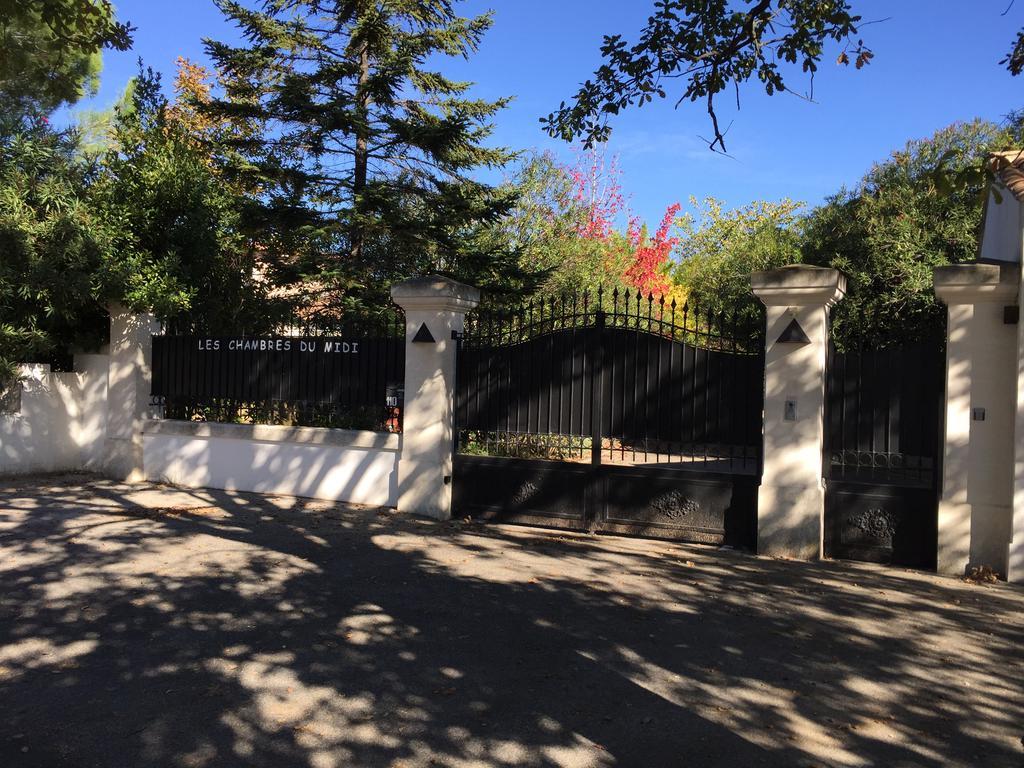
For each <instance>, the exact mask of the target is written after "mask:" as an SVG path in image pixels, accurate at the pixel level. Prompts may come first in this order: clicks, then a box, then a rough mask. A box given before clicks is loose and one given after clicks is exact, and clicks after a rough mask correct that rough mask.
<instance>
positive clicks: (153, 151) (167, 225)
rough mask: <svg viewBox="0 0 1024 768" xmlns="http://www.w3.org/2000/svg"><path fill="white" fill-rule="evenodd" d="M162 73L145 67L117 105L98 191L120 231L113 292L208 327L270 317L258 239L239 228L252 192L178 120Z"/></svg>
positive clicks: (239, 326) (233, 327) (108, 281)
mask: <svg viewBox="0 0 1024 768" xmlns="http://www.w3.org/2000/svg"><path fill="white" fill-rule="evenodd" d="M168 106H169V105H168V102H167V100H166V98H165V97H164V96H163V95H162V94H161V92H160V80H159V77H157V76H156V75H154V74H153V72H152V70H143V71H141V72H140V74H139V76H138V78H137V79H136V80H135V84H134V86H133V88H131V89H130V102H129V103H127V104H124V105H122V106H119V107H118V108H117V109H116V116H115V119H114V127H113V136H112V139H113V145H114V148H112V149H111V150H110V151H109V152H108V153H107V155H106V156H105V158H104V170H103V174H102V176H101V178H100V179H99V181H98V183H97V184H96V185H95V188H94V189H93V191H92V197H93V201H94V205H95V206H96V207H97V209H98V210H100V211H102V214H103V216H104V219H105V222H106V224H107V226H108V227H109V228H110V230H111V231H112V232H114V233H115V235H114V243H113V248H112V251H111V256H110V258H109V259H108V260H107V262H106V264H105V270H104V273H103V275H102V280H103V284H104V285H105V286H106V287H107V289H108V290H107V295H109V296H110V297H111V298H116V300H118V301H121V302H123V303H125V304H126V305H128V306H129V307H132V308H135V309H138V310H147V311H153V312H155V313H156V314H157V316H159V317H162V318H165V319H171V318H175V317H183V316H186V315H187V316H188V318H189V319H190V321H191V322H192V323H194V324H195V326H196V327H197V328H200V329H210V330H214V329H216V330H222V331H229V330H230V331H236V332H237V331H241V330H250V331H253V330H258V329H260V328H262V327H266V326H267V325H268V323H269V322H270V320H269V318H268V316H267V315H268V310H269V308H268V306H267V297H266V290H265V288H264V286H263V284H262V283H260V282H259V281H258V280H257V274H258V270H257V258H256V255H257V248H256V245H257V244H256V242H254V241H252V240H249V239H247V238H246V237H244V236H243V235H242V234H241V233H240V230H239V220H240V217H241V207H242V205H243V198H242V196H241V195H240V194H239V192H238V190H237V189H236V188H234V187H232V186H231V185H230V184H226V183H224V181H223V179H221V178H220V175H219V174H218V171H217V169H216V167H215V166H214V165H213V163H212V161H211V157H210V154H209V152H208V151H206V150H205V149H204V148H203V146H202V144H201V143H200V142H199V141H198V140H197V138H196V137H195V136H194V135H193V134H192V133H191V132H190V130H189V129H188V127H187V126H185V125H183V124H182V123H181V122H178V121H176V120H174V119H172V115H171V114H169V110H168Z"/></svg>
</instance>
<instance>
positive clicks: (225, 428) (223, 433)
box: [142, 419, 402, 451]
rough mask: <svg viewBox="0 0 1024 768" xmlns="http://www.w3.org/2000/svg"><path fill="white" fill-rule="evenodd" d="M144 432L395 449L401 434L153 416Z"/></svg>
mask: <svg viewBox="0 0 1024 768" xmlns="http://www.w3.org/2000/svg"><path fill="white" fill-rule="evenodd" d="M142 432H143V434H145V435H172V436H179V437H205V438H213V437H217V438H225V439H229V440H251V441H255V442H260V443H297V444H300V445H303V444H304V445H333V446H340V447H344V448H367V449H374V450H381V451H397V450H399V448H400V447H401V445H402V436H401V435H399V434H397V433H394V432H372V431H370V430H357V429H327V428H323V427H286V426H278V425H272V424H221V423H217V422H209V421H177V420H174V419H154V420H150V421H146V422H145V423H144V424H143V427H142Z"/></svg>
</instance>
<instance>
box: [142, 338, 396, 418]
mask: <svg viewBox="0 0 1024 768" xmlns="http://www.w3.org/2000/svg"><path fill="white" fill-rule="evenodd" d="M404 376H405V353H404V319H402V318H396V319H389V320H386V321H381V322H380V323H378V324H377V325H376V326H375V327H372V328H371V327H367V326H362V327H358V328H356V329H354V330H353V332H352V333H350V334H346V335H338V336H327V335H323V336H292V335H283V334H282V335H273V336H263V337H248V336H213V335H211V336H203V335H195V334H189V335H157V336H154V337H153V381H152V390H151V394H152V397H153V401H154V403H155V404H158V405H162V406H163V408H164V416H165V418H172V419H187V420H203V421H226V422H240V423H270V424H292V425H298V426H323V427H347V428H357V429H375V430H388V431H398V430H399V429H400V419H401V399H402V391H401V390H402V386H403V381H404Z"/></svg>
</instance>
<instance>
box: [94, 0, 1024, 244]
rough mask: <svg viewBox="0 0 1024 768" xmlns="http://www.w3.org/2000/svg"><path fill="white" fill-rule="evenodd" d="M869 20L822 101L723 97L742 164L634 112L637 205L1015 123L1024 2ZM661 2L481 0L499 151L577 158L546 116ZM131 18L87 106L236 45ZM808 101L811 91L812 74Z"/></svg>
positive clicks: (630, 181) (948, 1) (819, 192)
mask: <svg viewBox="0 0 1024 768" xmlns="http://www.w3.org/2000/svg"><path fill="white" fill-rule="evenodd" d="M854 2H855V7H856V8H857V9H858V11H859V12H860V13H861V15H862V16H864V18H865V20H881V19H885V20H884V21H881V22H880V23H877V24H871V25H869V26H865V27H864V28H863V29H862V37H863V38H864V40H865V42H866V43H867V44H868V45H869V46H870V47H871V48H872V49H873V50H874V52H875V59H874V61H873V62H872V63H871V65H870V66H868V67H866V68H865V69H863V70H861V71H859V72H858V71H855V70H853V69H852V68H844V67H839V66H837V65H834V64H833V63H832V62H833V61H834V60H835V56H836V55H837V53H838V50H836V51H831V52H830V54H831V55H828V56H826V61H825V62H824V63H823V65H822V67H821V70H820V71H819V73H818V75H817V77H816V80H815V83H814V97H815V101H814V103H808V102H806V101H803V100H801V99H798V98H796V97H794V96H791V95H781V96H775V97H768V96H766V95H765V94H764V92H763V91H760V90H758V88H757V86H756V85H753V84H751V85H749V86H747V87H745V88H743V89H742V90H741V99H742V101H741V109H740V111H739V112H738V113H736V112H735V109H734V108H731V107H730V101H731V99H730V98H723V99H722V100H721V106H722V117H723V124H728V123H729V121H730V120H732V121H733V124H732V127H731V129H730V131H729V133H728V136H727V142H728V148H729V151H730V154H731V155H732V157H722V156H720V155H716V154H712V153H711V152H710V151H708V149H707V148H706V144H705V143H704V142H703V141H702V140H701V139H700V138H699V137H700V136H706V135H708V133H709V130H710V126H709V125H708V122H707V117H706V114H705V112H704V110H703V109H702V108H701V107H700V106H699V105H691V104H686V105H683V106H682V107H680V109H678V110H674V109H673V108H672V106H671V103H667V102H662V103H657V102H656V103H655V104H653V105H648V106H645V107H644V108H643V109H640V110H635V111H632V112H630V113H628V114H625V115H622V116H620V118H619V119H618V120H617V121H616V122H615V123H613V127H614V131H613V133H612V138H611V141H610V143H609V146H608V151H609V152H610V153H612V154H616V155H618V156H619V159H620V164H621V167H622V170H623V186H624V188H625V191H626V193H627V194H628V195H629V198H630V207H631V208H632V209H633V210H634V211H635V212H636V213H638V214H640V215H641V216H642V217H644V218H645V219H646V220H647V221H648V222H650V223H652V224H653V223H655V222H656V221H657V220H658V219H659V218H660V216H661V214H662V212H663V211H664V209H665V207H666V206H667V205H668V204H670V203H673V202H676V201H679V202H682V203H684V204H685V203H686V201H687V199H688V198H689V197H690V196H691V195H693V196H696V197H698V198H701V197H705V196H709V195H710V196H714V197H717V198H719V199H722V200H724V201H725V202H726V203H727V204H728V205H729V206H739V205H743V204H745V203H748V202H750V201H752V200H758V199H768V200H775V199H779V198H782V197H790V198H793V199H796V200H801V201H805V202H807V203H810V204H815V203H818V202H820V201H821V200H823V199H824V198H825V197H826V196H827V195H829V194H831V193H833V192H835V191H836V190H838V189H839V188H840V187H841V186H842V185H844V184H853V183H855V182H856V181H857V180H858V179H859V178H860V177H861V176H862V175H863V173H864V172H865V171H866V170H868V169H869V168H870V166H871V164H872V163H873V162H874V161H877V160H881V159H883V158H885V157H886V156H887V155H888V154H889V153H890V152H891V151H892V150H894V149H896V148H898V147H901V146H902V145H903V144H904V143H906V141H907V140H909V139H912V138H922V137H925V136H928V135H930V134H931V133H933V132H934V131H935V130H937V129H938V128H940V127H942V126H945V125H947V124H949V123H951V122H954V121H957V120H969V119H971V118H974V117H983V118H987V119H990V120H996V121H998V120H1000V119H1001V118H1002V117H1003V116H1004V115H1005V114H1006V113H1007V112H1009V111H1010V110H1011V109H1014V108H1017V107H1024V99H1022V98H1021V95H1022V92H1024V77H1020V78H1013V77H1011V76H1010V75H1009V74H1008V73H1007V72H1006V71H1005V70H1004V69H1003V68H1001V67H1000V66H999V65H998V63H997V62H998V61H999V60H1000V59H1001V58H1002V57H1003V55H1004V54H1005V52H1006V51H1007V50H1008V48H1009V46H1010V42H1011V39H1012V38H1013V37H1014V34H1015V30H1017V29H1019V28H1020V27H1021V26H1024V3H1018V4H1016V5H1013V6H1011V7H1010V9H1009V11H1008V12H1007V14H1006V15H1005V16H1003V15H1002V14H1003V12H1004V11H1006V10H1007V6H1008V5H1010V3H1009V0H972V1H971V2H963V0H889V1H888V2H886V1H884V0H854ZM652 5H653V0H490V2H484V1H483V0H466V1H465V2H462V3H461V4H460V12H461V13H463V14H465V15H469V14H473V13H477V12H481V11H484V10H487V9H493V10H494V12H495V20H494V26H493V28H492V29H491V31H490V32H489V33H488V35H487V37H486V38H485V40H484V42H483V45H482V48H481V50H480V52H479V53H478V54H477V55H476V56H474V57H473V58H472V59H471V60H469V61H468V62H463V61H461V60H457V61H453V62H452V64H451V66H450V68H448V69H447V70H446V71H448V72H449V73H450V74H452V75H453V76H456V77H459V78H464V79H468V80H473V81H475V82H476V83H477V85H476V87H475V91H474V93H475V94H476V95H478V96H482V97H487V98H493V97H498V96H515V101H514V102H513V104H512V106H511V107H510V108H509V109H507V110H506V111H505V112H504V113H503V114H501V115H500V116H499V118H498V120H497V131H496V137H495V138H496V140H497V141H498V142H500V143H502V144H504V145H507V146H510V147H513V148H518V149H525V148H537V149H550V150H552V151H554V152H556V153H557V154H559V155H560V156H562V157H563V158H564V159H565V160H571V158H572V156H573V155H572V151H571V150H570V149H569V148H568V147H567V146H566V145H565V144H564V143H562V142H559V141H555V140H553V139H549V138H547V136H546V135H545V134H544V133H543V131H542V129H541V126H540V124H539V122H538V118H539V117H541V116H542V115H546V114H548V113H549V112H550V111H552V110H553V109H554V108H556V107H557V106H558V103H559V102H560V101H561V100H563V99H565V100H568V98H569V97H570V96H571V95H572V94H573V93H574V92H575V90H576V87H577V86H578V84H579V83H580V82H581V81H582V80H583V79H585V78H586V77H587V76H588V75H589V74H590V73H591V72H592V71H593V69H594V68H595V67H596V66H597V65H598V64H599V63H600V55H599V46H600V43H601V36H602V35H603V34H605V33H621V34H623V35H624V36H625V37H626V39H627V40H628V39H630V38H633V37H635V34H636V32H637V31H638V30H639V29H640V27H641V26H642V25H643V23H644V21H645V19H646V18H647V15H648V14H649V12H650V9H651V7H652ZM118 15H119V17H120V18H121V19H122V20H128V21H130V22H131V23H132V24H134V25H135V26H136V27H137V31H136V32H135V46H134V48H133V50H132V51H130V52H127V53H110V52H108V53H106V54H105V60H104V72H103V79H102V83H101V89H100V92H99V94H98V95H97V96H96V97H95V98H93V99H91V100H90V101H88V102H85V103H83V104H81V105H79V106H80V107H88V108H96V107H104V106H107V105H109V104H110V103H112V102H113V101H114V100H115V99H116V96H117V94H118V93H119V92H120V91H121V89H122V88H123V87H124V84H125V83H126V82H127V80H128V78H129V77H131V76H132V75H133V74H134V73H135V71H136V59H137V58H138V57H139V56H141V57H142V58H143V60H144V62H145V63H146V64H148V65H150V66H152V67H153V68H154V69H157V70H159V71H161V72H163V73H164V74H165V84H167V85H169V84H170V81H171V78H172V77H173V72H174V62H175V59H176V58H177V57H178V56H179V55H184V56H188V57H190V58H192V59H195V60H197V61H199V62H201V63H202V62H205V56H204V54H203V49H202V43H201V39H202V38H203V37H214V38H219V39H235V33H234V30H233V29H232V28H231V27H230V26H228V25H227V23H226V22H225V21H224V20H223V19H222V17H221V15H220V13H219V11H217V9H216V8H215V7H214V5H213V3H212V2H211V0H178V2H164V1H162V0H120V2H119V3H118ZM790 85H791V87H793V88H794V90H804V88H805V86H806V81H805V80H803V79H800V77H799V76H798V75H797V76H795V77H794V79H793V80H792V82H791V84H790Z"/></svg>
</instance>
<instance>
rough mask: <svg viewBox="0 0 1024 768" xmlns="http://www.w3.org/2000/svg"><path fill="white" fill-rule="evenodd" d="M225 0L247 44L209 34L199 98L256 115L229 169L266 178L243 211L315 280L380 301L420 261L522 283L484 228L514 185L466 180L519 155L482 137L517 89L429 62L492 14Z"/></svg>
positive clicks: (417, 3) (462, 44)
mask: <svg viewBox="0 0 1024 768" xmlns="http://www.w3.org/2000/svg"><path fill="white" fill-rule="evenodd" d="M456 1H457V0H456ZM218 5H219V7H220V8H221V10H222V11H223V12H224V13H225V15H226V16H227V17H228V18H229V19H230V20H232V21H233V22H235V24H236V25H237V26H238V27H239V28H240V29H241V31H242V33H243V36H244V38H245V40H246V43H247V44H246V45H243V46H233V45H229V44H227V43H223V42H216V41H212V40H207V41H206V48H207V52H208V53H209V55H210V56H211V58H212V59H213V60H214V62H215V63H216V66H217V68H218V70H220V71H221V73H222V78H223V94H220V96H219V98H216V99H214V100H212V101H211V102H210V103H209V104H208V105H207V106H206V107H205V108H206V110H207V111H208V113H209V114H210V115H212V116H216V117H219V118H229V119H232V120H239V121H245V122H247V123H249V124H253V123H257V124H259V125H260V126H261V127H262V130H260V131H255V132H251V133H249V135H247V136H244V137H241V138H239V139H238V140H237V141H236V142H234V146H233V150H234V151H235V156H234V162H233V168H234V170H235V171H236V173H238V174H240V175H241V176H243V177H249V178H250V179H251V182H252V183H251V184H250V185H249V188H254V189H257V190H258V192H257V194H256V195H255V196H256V197H257V199H258V203H259V205H258V215H257V216H256V217H255V218H254V219H253V220H252V221H251V222H250V223H251V224H252V225H255V226H259V227H262V228H264V229H266V230H268V231H269V232H272V233H276V234H277V235H278V237H279V238H281V239H282V240H284V241H287V242H291V243H292V244H293V249H294V255H295V264H294V267H295V270H296V272H297V273H298V275H299V276H300V277H301V278H303V279H304V280H305V281H306V282H307V286H309V287H312V286H314V285H315V286H318V287H319V288H320V289H321V290H322V291H323V292H324V293H325V294H329V295H337V294H338V293H339V291H343V292H345V293H346V294H348V295H349V296H350V297H351V296H354V295H356V296H361V297H363V298H365V299H368V300H371V301H372V300H374V299H380V298H381V297H383V296H384V295H386V294H385V291H386V288H387V285H388V283H389V282H390V281H391V280H393V279H396V278H399V277H404V276H406V275H409V274H414V273H419V272H427V271H440V272H443V273H447V274H450V275H452V276H454V277H456V278H458V279H462V280H466V281H472V282H475V283H477V284H482V287H485V288H487V287H494V286H496V285H500V284H503V283H506V284H507V283H509V282H510V281H511V282H513V283H516V282H517V281H520V280H521V277H522V276H521V275H518V274H517V273H516V258H515V254H512V253H508V252H507V251H500V250H499V251H494V250H488V249H487V248H485V247H481V244H482V243H484V242H485V241H486V242H490V241H487V240H486V238H481V237H479V232H480V230H481V229H486V228H487V227H488V226H490V225H492V224H493V223H494V222H496V221H497V220H498V219H500V217H501V216H503V215H504V214H505V213H506V212H507V211H508V209H509V207H510V206H511V204H512V202H513V196H512V195H511V194H509V193H508V192H507V191H506V190H502V191H499V190H498V189H496V188H492V187H490V186H488V185H486V184H483V183H481V182H479V181H477V180H474V179H473V178H472V177H471V175H472V173H473V172H474V171H476V170H479V169H482V168H493V167H500V166H501V165H503V164H504V163H505V162H507V161H508V160H509V159H510V157H511V153H510V152H509V151H508V150H506V149H504V148H494V147H488V146H486V145H485V141H486V139H487V138H488V137H489V136H490V134H491V131H492V127H491V124H490V119H491V118H492V117H493V116H494V115H495V113H496V112H497V111H498V110H500V109H501V108H502V107H504V106H505V104H506V103H507V101H508V100H507V99H499V100H497V101H487V100H482V99H474V98H471V97H470V96H469V95H468V91H469V88H470V86H471V83H467V82H459V81H455V80H452V79H450V78H448V77H446V76H445V75H443V74H442V73H441V72H438V71H435V70H434V69H433V68H432V67H433V66H434V65H436V63H437V61H438V58H439V57H445V56H449V57H450V56H461V57H468V56H469V55H470V54H471V53H473V52H474V51H475V50H476V49H477V46H478V44H479V42H480V39H481V36H482V35H483V33H484V32H485V31H486V30H487V29H488V28H489V27H490V25H491V17H490V15H483V16H478V17H476V18H462V17H459V16H458V15H456V14H455V12H454V10H453V5H454V2H453V0H265V2H263V3H262V5H261V6H260V7H259V8H258V9H255V10H254V9H251V8H248V7H245V6H243V5H242V4H241V3H239V2H235V0H218Z"/></svg>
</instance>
